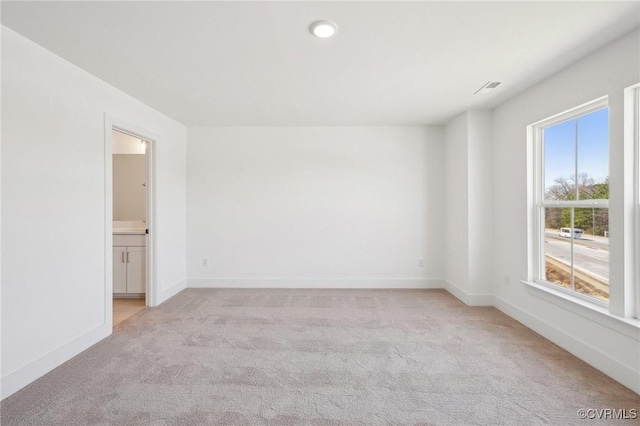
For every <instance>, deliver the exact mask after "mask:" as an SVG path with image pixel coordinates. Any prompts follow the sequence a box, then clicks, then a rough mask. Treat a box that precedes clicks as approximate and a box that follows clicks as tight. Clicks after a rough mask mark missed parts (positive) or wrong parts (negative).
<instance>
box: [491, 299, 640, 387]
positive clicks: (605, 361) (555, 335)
mask: <svg viewBox="0 0 640 426" xmlns="http://www.w3.org/2000/svg"><path fill="white" fill-rule="evenodd" d="M494 306H495V307H496V308H498V309H499V310H500V311H502V312H504V313H505V314H507V315H509V316H510V317H512V318H514V319H516V320H518V321H519V322H521V323H522V324H524V325H525V326H527V327H529V328H530V329H532V330H533V331H535V332H536V333H538V334H540V335H542V336H543V337H545V338H546V339H549V340H551V341H552V342H553V343H555V344H556V345H558V346H560V347H561V348H563V349H565V350H567V351H569V352H571V353H572V354H573V355H575V356H577V357H578V358H580V359H581V360H583V361H584V362H586V363H587V364H589V365H591V366H592V367H594V368H596V369H598V370H600V371H602V372H603V373H604V374H606V375H608V376H609V377H612V378H613V379H614V380H617V381H618V382H620V383H622V384H623V385H624V386H626V387H628V388H629V389H631V390H632V391H634V392H636V393H638V394H640V371H638V370H634V369H632V368H630V367H628V366H626V365H624V364H621V363H620V362H619V361H616V360H615V359H613V358H611V357H609V356H608V355H606V354H604V353H602V352H601V351H600V350H598V349H597V348H594V347H593V346H591V345H588V344H586V343H584V342H582V341H581V340H578V339H576V338H575V337H573V336H571V335H569V334H566V333H564V332H563V331H561V330H558V328H557V327H555V326H554V325H552V324H549V323H548V322H546V321H545V320H544V319H542V318H540V317H537V316H534V315H531V314H530V313H528V312H525V311H523V310H522V309H520V308H518V307H516V306H514V305H513V304H511V303H509V302H507V301H505V300H504V299H502V298H500V297H497V296H496V297H495V305H494Z"/></svg>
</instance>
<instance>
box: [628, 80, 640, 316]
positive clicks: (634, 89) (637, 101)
mask: <svg viewBox="0 0 640 426" xmlns="http://www.w3.org/2000/svg"><path fill="white" fill-rule="evenodd" d="M624 96H625V99H624V100H625V105H624V108H625V116H624V119H625V129H624V132H625V133H624V139H625V149H630V150H631V152H633V158H634V167H633V170H634V174H633V182H634V184H633V186H634V193H633V201H634V236H635V238H634V241H635V245H634V247H633V249H634V251H635V253H634V256H633V257H632V259H635V262H634V264H635V271H634V277H633V278H634V279H633V281H634V285H631V286H630V287H631V288H630V291H631V292H633V295H634V297H633V302H634V303H633V307H632V308H631V309H632V310H633V317H634V318H635V319H637V320H640V83H638V84H635V85H633V86H630V87H628V88H626V89H625V93H624ZM629 143H631V144H632V147H629Z"/></svg>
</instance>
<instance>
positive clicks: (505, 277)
mask: <svg viewBox="0 0 640 426" xmlns="http://www.w3.org/2000/svg"><path fill="white" fill-rule="evenodd" d="M510 283H511V280H510V279H509V274H504V285H509V284H510Z"/></svg>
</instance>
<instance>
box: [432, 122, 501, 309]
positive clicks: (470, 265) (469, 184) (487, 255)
mask: <svg viewBox="0 0 640 426" xmlns="http://www.w3.org/2000/svg"><path fill="white" fill-rule="evenodd" d="M491 119H492V117H491V112H490V111H476V110H472V111H467V112H465V113H463V114H460V115H459V116H457V117H455V118H454V119H452V120H451V121H450V122H449V123H447V126H446V127H445V158H444V161H445V176H446V179H445V184H444V185H445V187H446V191H445V206H446V210H445V211H446V218H445V222H444V228H445V229H446V230H447V232H446V239H445V247H446V253H447V256H446V278H445V280H446V288H447V290H449V291H450V292H451V293H452V294H454V295H455V296H456V297H458V298H459V299H460V300H462V301H463V302H465V303H467V304H469V305H490V304H492V303H493V298H492V292H493V285H492V283H493V276H492V269H491V268H492V265H493V256H492V252H491V250H488V249H487V247H491V245H492V244H491V241H492V239H491V237H492V235H491V230H492V221H493V216H492V196H491V193H492V188H491V185H492V179H491V176H492V161H491V152H492V149H491V143H492V142H491Z"/></svg>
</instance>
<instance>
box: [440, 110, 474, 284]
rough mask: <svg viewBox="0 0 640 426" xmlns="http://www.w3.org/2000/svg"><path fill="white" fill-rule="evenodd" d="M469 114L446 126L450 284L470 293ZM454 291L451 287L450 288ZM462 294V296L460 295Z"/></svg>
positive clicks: (447, 261)
mask: <svg viewBox="0 0 640 426" xmlns="http://www.w3.org/2000/svg"><path fill="white" fill-rule="evenodd" d="M467 115H468V114H467V113H466V112H465V113H463V114H461V115H459V116H457V117H455V118H454V119H453V120H451V121H450V122H449V123H448V124H447V126H446V128H445V145H444V152H445V155H444V162H445V178H444V187H445V191H444V193H445V195H444V198H445V212H446V215H445V221H444V226H443V227H444V228H445V229H446V230H447V232H446V233H445V234H446V239H445V250H446V258H445V262H446V274H445V279H446V281H447V283H448V284H449V285H450V286H453V288H454V289H455V288H457V289H459V290H460V291H462V292H465V293H468V292H469V290H470V289H469V276H468V264H469V240H468V235H469V222H468V203H469V200H468V197H469V185H468V176H469V171H468V149H467V145H468V130H467V119H468V117H467ZM450 291H451V289H450ZM458 297H462V295H460V294H459V296H458Z"/></svg>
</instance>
